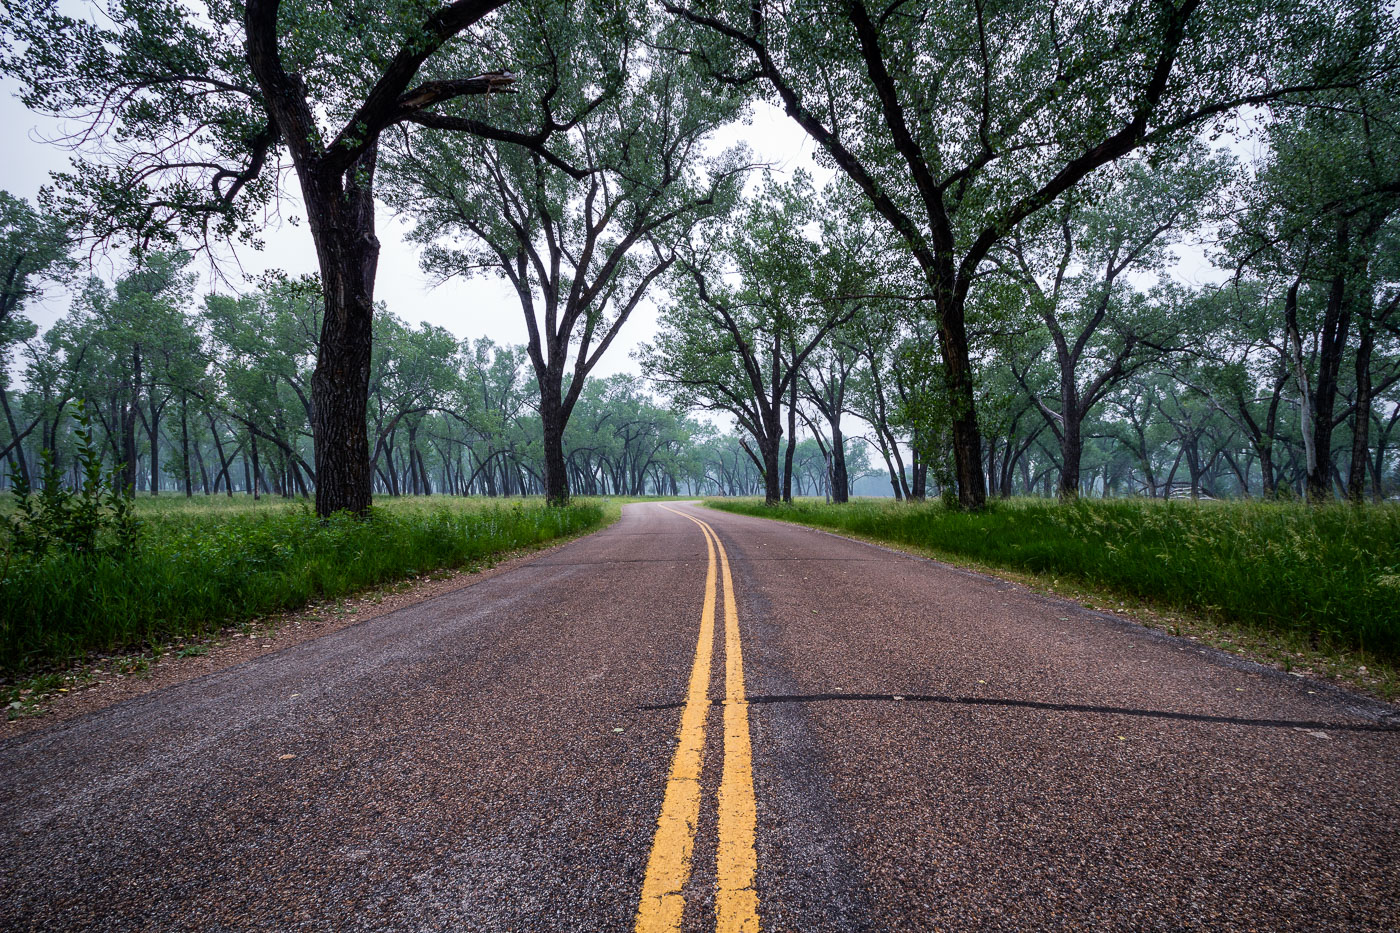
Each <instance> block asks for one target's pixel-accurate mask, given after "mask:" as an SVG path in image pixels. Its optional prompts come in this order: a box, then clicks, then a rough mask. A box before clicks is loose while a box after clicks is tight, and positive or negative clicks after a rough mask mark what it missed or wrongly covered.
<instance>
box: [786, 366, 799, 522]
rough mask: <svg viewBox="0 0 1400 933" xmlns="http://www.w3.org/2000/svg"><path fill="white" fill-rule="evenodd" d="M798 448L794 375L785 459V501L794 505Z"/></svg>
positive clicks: (789, 402)
mask: <svg viewBox="0 0 1400 933" xmlns="http://www.w3.org/2000/svg"><path fill="white" fill-rule="evenodd" d="M796 447H797V376H796V374H794V375H793V378H792V387H791V388H790V389H789V390H788V438H787V452H786V454H785V455H784V457H783V501H784V502H786V503H788V504H789V505H791V504H792V455H793V451H794V449H795V448H796Z"/></svg>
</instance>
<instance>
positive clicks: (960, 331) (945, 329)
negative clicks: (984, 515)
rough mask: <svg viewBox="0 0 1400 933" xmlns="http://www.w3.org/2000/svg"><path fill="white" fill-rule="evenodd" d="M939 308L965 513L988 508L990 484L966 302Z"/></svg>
mask: <svg viewBox="0 0 1400 933" xmlns="http://www.w3.org/2000/svg"><path fill="white" fill-rule="evenodd" d="M939 304H941V305H943V307H941V308H940V309H939V310H940V312H941V315H940V318H941V323H940V326H939V329H938V338H939V345H940V346H939V349H940V350H941V351H942V355H943V370H944V374H945V384H946V387H947V392H948V404H949V411H950V412H952V422H953V425H952V426H953V432H952V433H953V467H954V470H955V474H956V476H957V481H958V505H960V506H961V507H962V508H964V509H980V508H982V507H983V506H985V505H986V504H987V484H986V482H985V481H984V478H983V476H982V432H981V430H980V429H979V428H978V425H977V405H976V399H975V397H974V395H973V384H972V359H971V354H970V351H969V348H968V340H967V327H966V323H965V321H964V308H963V302H962V300H960V299H959V298H957V297H952V298H949V299H948V300H947V301H945V302H939Z"/></svg>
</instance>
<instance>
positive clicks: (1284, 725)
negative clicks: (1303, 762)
mask: <svg viewBox="0 0 1400 933" xmlns="http://www.w3.org/2000/svg"><path fill="white" fill-rule="evenodd" d="M841 701H845V702H854V703H863V702H892V703H939V704H943V705H947V706H1005V707H1012V708H1016V709H1035V710H1047V711H1050V712H1056V713H1097V714H1100V715H1109V716H1139V717H1144V718H1148V719H1176V720H1182V721H1185V722H1212V723H1221V724H1224V725H1231V726H1257V727H1260V728H1268V729H1323V730H1325V729H1332V730H1334V731H1337V732H1396V733H1400V725H1372V724H1368V723H1339V722H1321V721H1318V720H1309V719H1250V718H1245V717H1240V716H1216V715H1211V714H1208V713H1179V712H1173V711H1171V710H1157V709H1133V708H1131V707H1123V706H1093V705H1089V704H1084V703H1050V702H1046V701H1043V700H1014V699H1007V698H1003V697H958V696H948V695H943V694H914V693H809V694H784V695H777V696H751V697H749V698H748V702H749V703H750V704H759V703H829V702H841ZM682 705H683V704H681V703H658V704H653V705H648V706H638V707H637V709H639V710H646V711H653V710H666V709H676V708H678V707H680V706H682ZM710 705H711V706H723V705H724V700H722V699H716V700H711V701H710Z"/></svg>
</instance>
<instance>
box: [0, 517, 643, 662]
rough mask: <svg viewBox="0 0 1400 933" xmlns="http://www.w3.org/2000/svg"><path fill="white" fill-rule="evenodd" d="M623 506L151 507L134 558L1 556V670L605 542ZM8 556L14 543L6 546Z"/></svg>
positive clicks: (143, 645) (132, 647)
mask: <svg viewBox="0 0 1400 933" xmlns="http://www.w3.org/2000/svg"><path fill="white" fill-rule="evenodd" d="M616 511H617V506H616V505H612V504H604V503H601V502H592V501H586V500H582V501H579V502H577V503H575V504H574V505H573V506H571V507H570V508H568V509H550V508H547V507H546V506H545V505H544V504H543V502H542V501H539V500H536V501H528V500H517V501H514V502H510V503H506V504H501V503H499V502H491V501H483V500H471V499H467V500H463V499H450V498H446V497H442V498H435V499H427V500H423V499H419V500H397V501H389V502H383V503H381V504H379V505H377V506H376V511H375V514H374V517H373V519H372V520H370V521H368V522H360V521H355V520H353V519H350V518H348V517H335V518H332V519H331V520H330V521H328V522H324V523H323V522H319V521H317V520H316V518H315V516H314V515H312V514H311V513H310V511H309V510H308V509H307V508H305V507H304V506H301V505H297V504H281V503H278V504H269V503H265V502H264V503H259V504H257V505H251V504H250V505H249V506H248V507H245V508H242V509H239V508H235V507H231V506H229V505H227V504H220V505H218V506H213V507H209V508H200V507H198V506H194V505H190V504H187V503H184V502H183V501H176V502H171V503H169V504H167V503H165V502H157V503H151V502H149V500H147V501H145V502H142V503H141V504H140V506H139V508H138V515H139V517H140V519H141V521H142V527H141V529H140V537H139V540H138V542H137V546H136V547H135V548H134V549H133V552H132V553H130V554H126V555H122V556H114V555H112V554H98V555H90V554H89V555H80V554H72V553H67V552H61V551H60V552H51V553H50V554H48V555H47V556H46V557H44V558H42V559H38V560H35V559H27V558H23V557H21V556H19V555H10V554H8V553H5V554H3V555H0V671H4V672H6V673H8V674H9V675H10V676H11V678H14V677H17V676H23V675H26V674H32V673H34V672H36V671H38V670H41V669H45V668H56V667H63V666H65V665H69V664H72V663H73V662H75V661H79V660H81V659H83V658H85V657H88V656H91V655H93V654H96V653H103V654H112V653H122V652H139V651H140V650H143V649H147V648H150V647H151V646H155V645H161V644H165V643H168V642H171V641H172V640H179V639H188V638H196V637H198V636H200V635H202V634H206V633H209V632H212V631H216V630H218V629H220V628H222V627H225V626H228V625H235V624H239V623H243V622H247V621H250V620H253V619H257V618H260V617H264V616H267V615H270V614H275V613H279V612H284V611H288V610H292V609H296V608H299V607H301V606H305V605H307V604H308V603H310V602H312V601H315V600H326V599H335V598H338V597H341V596H345V595H349V594H352V593H355V592H359V591H363V590H367V589H371V588H374V587H378V586H383V585H386V584H388V583H391V582H393V581H396V580H402V579H405V578H410V577H415V576H418V575H420V574H423V573H426V572H430V571H434V570H440V569H449V568H459V567H465V566H471V565H477V564H482V563H484V562H488V561H491V560H493V559H495V558H497V557H499V556H500V555H502V554H504V553H507V552H511V551H516V550H519V549H521V548H530V547H534V546H538V545H541V544H544V543H548V542H551V541H555V540H557V539H559V538H562V537H568V536H573V535H576V534H581V533H585V532H588V531H592V530H595V529H597V528H598V527H600V526H601V525H602V524H604V522H605V520H606V519H608V518H610V517H615V515H610V513H615V512H616ZM0 544H3V542H0Z"/></svg>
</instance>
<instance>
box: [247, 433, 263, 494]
mask: <svg viewBox="0 0 1400 933" xmlns="http://www.w3.org/2000/svg"><path fill="white" fill-rule="evenodd" d="M248 446H249V448H250V449H251V450H252V453H253V481H252V485H251V486H249V488H248V491H249V492H251V493H252V494H253V498H254V499H255V500H256V499H258V498H259V494H258V486H259V485H260V484H261V483H262V464H260V463H259V462H258V438H257V435H256V434H253V433H251V432H249V434H248Z"/></svg>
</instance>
